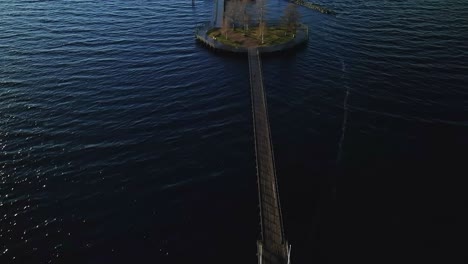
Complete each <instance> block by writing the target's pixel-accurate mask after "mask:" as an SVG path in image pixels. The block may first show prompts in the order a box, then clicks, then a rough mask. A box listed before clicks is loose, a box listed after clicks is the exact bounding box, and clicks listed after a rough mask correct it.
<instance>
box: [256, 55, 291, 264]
mask: <svg viewBox="0 0 468 264" xmlns="http://www.w3.org/2000/svg"><path fill="white" fill-rule="evenodd" d="M248 57H249V68H250V87H251V90H252V112H253V123H254V136H255V152H256V157H257V181H258V193H259V203H260V222H261V223H260V225H261V238H260V240H259V241H257V251H258V263H259V264H270V263H272V264H287V263H289V250H290V249H289V248H288V243H287V241H286V239H285V236H284V230H283V220H282V215H281V206H280V200H279V195H278V183H277V180H276V172H275V160H274V155H273V146H272V143H271V134H270V123H269V121H268V109H267V102H266V96H265V90H264V86H263V76H262V66H261V61H260V54H259V51H258V49H257V48H249V50H248Z"/></svg>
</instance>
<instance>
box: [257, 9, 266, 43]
mask: <svg viewBox="0 0 468 264" xmlns="http://www.w3.org/2000/svg"><path fill="white" fill-rule="evenodd" d="M256 9H257V13H258V21H259V23H258V34H259V36H260V39H261V41H262V44H263V43H265V42H264V39H265V32H266V29H267V23H266V0H257V5H256Z"/></svg>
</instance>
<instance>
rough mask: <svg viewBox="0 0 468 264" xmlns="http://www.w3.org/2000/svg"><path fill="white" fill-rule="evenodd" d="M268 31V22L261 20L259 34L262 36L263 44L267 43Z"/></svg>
mask: <svg viewBox="0 0 468 264" xmlns="http://www.w3.org/2000/svg"><path fill="white" fill-rule="evenodd" d="M266 31H267V24H266V22H265V21H262V22H260V24H259V25H258V35H259V37H260V40H261V41H262V42H261V43H262V44H264V43H265V35H266Z"/></svg>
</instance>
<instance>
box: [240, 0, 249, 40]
mask: <svg viewBox="0 0 468 264" xmlns="http://www.w3.org/2000/svg"><path fill="white" fill-rule="evenodd" d="M248 3H249V0H240V4H239V11H240V12H241V16H242V25H243V26H244V33H245V32H246V31H248V30H249V23H250V14H249V11H248Z"/></svg>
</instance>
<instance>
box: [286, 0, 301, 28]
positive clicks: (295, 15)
mask: <svg viewBox="0 0 468 264" xmlns="http://www.w3.org/2000/svg"><path fill="white" fill-rule="evenodd" d="M300 18H301V14H300V13H299V10H297V6H296V5H295V4H292V3H289V4H288V6H287V7H286V9H285V10H284V16H283V23H284V25H285V27H286V28H287V29H288V31H289V32H290V33H292V34H295V33H296V29H297V25H298V24H299V21H300Z"/></svg>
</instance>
